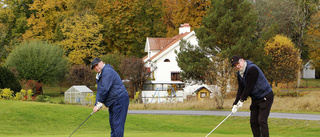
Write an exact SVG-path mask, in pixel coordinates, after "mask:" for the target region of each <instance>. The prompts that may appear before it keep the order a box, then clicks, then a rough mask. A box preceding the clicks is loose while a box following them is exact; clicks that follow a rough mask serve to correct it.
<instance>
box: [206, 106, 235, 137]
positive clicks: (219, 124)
mask: <svg viewBox="0 0 320 137" xmlns="http://www.w3.org/2000/svg"><path fill="white" fill-rule="evenodd" d="M231 115H232V112H231V113H230V114H229V115H228V116H227V117H226V118H225V119H224V120H222V122H221V123H220V124H219V125H218V126H216V127H215V128H214V129H213V130H212V131H211V132H210V133H209V134H208V135H207V136H206V137H208V136H209V135H210V134H211V133H212V132H213V131H214V130H216V129H217V128H218V127H219V126H220V125H221V124H222V123H223V122H224V121H226V120H227V119H228V118H229V117H230V116H231Z"/></svg>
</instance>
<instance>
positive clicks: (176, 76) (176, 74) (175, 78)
mask: <svg viewBox="0 0 320 137" xmlns="http://www.w3.org/2000/svg"><path fill="white" fill-rule="evenodd" d="M171 81H181V78H180V72H171Z"/></svg>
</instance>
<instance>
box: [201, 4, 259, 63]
mask: <svg viewBox="0 0 320 137" xmlns="http://www.w3.org/2000/svg"><path fill="white" fill-rule="evenodd" d="M211 4H212V5H211V8H210V9H209V11H208V12H207V15H206V16H205V17H204V19H203V22H202V25H203V26H201V27H200V28H199V29H195V32H196V35H197V38H198V39H199V46H200V47H201V49H202V50H203V52H204V53H205V54H208V55H216V54H217V53H218V52H221V54H222V55H223V57H230V56H232V55H236V54H238V55H241V56H242V57H244V58H246V59H250V58H251V57H252V56H253V54H252V53H254V52H255V51H254V50H255V49H256V48H255V47H256V46H257V45H256V44H257V43H256V41H255V40H256V39H255V37H254V34H255V30H256V20H257V15H256V14H255V13H254V12H253V11H252V9H251V3H249V2H248V1H246V0H214V1H212V3H211Z"/></svg>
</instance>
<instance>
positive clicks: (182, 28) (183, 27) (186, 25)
mask: <svg viewBox="0 0 320 137" xmlns="http://www.w3.org/2000/svg"><path fill="white" fill-rule="evenodd" d="M190 28H191V26H190V25H189V23H184V24H181V25H180V28H179V35H180V34H182V33H186V32H190Z"/></svg>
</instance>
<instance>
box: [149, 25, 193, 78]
mask: <svg viewBox="0 0 320 137" xmlns="http://www.w3.org/2000/svg"><path fill="white" fill-rule="evenodd" d="M180 39H184V40H186V41H187V42H189V43H190V44H192V45H198V41H197V38H196V36H195V32H194V31H192V32H190V25H189V24H188V23H185V24H182V25H181V27H180V28H179V35H176V36H174V37H172V38H151V37H147V41H146V45H145V49H144V51H145V52H147V53H148V55H147V56H145V57H144V58H143V61H144V62H145V67H147V68H149V69H150V71H151V72H152V78H153V79H154V80H155V81H164V82H168V81H180V72H181V69H180V67H179V66H178V63H177V61H176V54H175V53H174V51H175V50H177V51H179V43H180Z"/></svg>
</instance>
